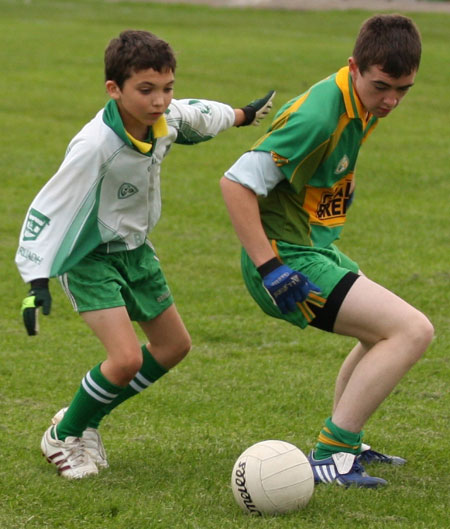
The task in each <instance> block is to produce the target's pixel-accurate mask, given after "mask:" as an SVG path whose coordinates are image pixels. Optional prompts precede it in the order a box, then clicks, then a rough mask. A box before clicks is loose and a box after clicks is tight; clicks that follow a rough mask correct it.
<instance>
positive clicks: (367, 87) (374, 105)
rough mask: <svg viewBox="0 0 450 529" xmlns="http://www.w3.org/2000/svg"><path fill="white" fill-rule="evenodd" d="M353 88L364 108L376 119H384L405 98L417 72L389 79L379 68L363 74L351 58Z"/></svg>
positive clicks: (374, 67) (371, 68)
mask: <svg viewBox="0 0 450 529" xmlns="http://www.w3.org/2000/svg"><path fill="white" fill-rule="evenodd" d="M349 67H350V72H351V75H352V79H353V86H354V87H355V90H356V92H357V94H358V96H359V99H360V100H361V103H362V104H363V106H364V108H365V109H366V110H367V111H368V112H370V113H371V114H373V115H374V116H375V117H377V118H384V117H386V116H387V115H388V114H389V113H390V112H391V111H392V110H394V108H395V107H396V106H398V104H399V103H400V101H401V100H402V99H403V98H404V97H405V95H406V94H407V92H408V90H409V89H410V88H411V86H412V85H413V84H414V79H415V77H416V73H417V71H414V72H412V73H410V74H409V75H402V76H401V77H398V78H396V77H391V76H390V75H389V74H387V73H385V72H383V71H382V70H381V68H380V67H379V66H375V65H374V66H371V67H370V68H369V69H368V70H367V71H365V72H364V73H363V74H362V73H361V72H360V71H359V68H358V66H357V64H356V63H355V61H354V60H353V57H350V59H349Z"/></svg>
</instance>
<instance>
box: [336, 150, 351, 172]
mask: <svg viewBox="0 0 450 529" xmlns="http://www.w3.org/2000/svg"><path fill="white" fill-rule="evenodd" d="M349 164H350V160H349V159H348V156H347V155H346V154H344V156H343V157H342V158H341V159H340V161H339V163H338V164H337V167H336V169H335V171H334V174H341V173H343V172H344V171H345V170H346V169H347V167H348V166H349Z"/></svg>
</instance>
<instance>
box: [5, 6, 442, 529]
mask: <svg viewBox="0 0 450 529" xmlns="http://www.w3.org/2000/svg"><path fill="white" fill-rule="evenodd" d="M0 10H1V13H2V15H1V18H0V30H1V33H0V34H1V37H0V39H1V46H0V61H1V64H2V75H1V77H0V89H1V93H2V104H1V105H0V117H1V122H2V130H3V132H2V148H1V149H0V170H1V175H2V182H3V184H2V185H3V187H2V189H3V192H2V193H1V198H0V200H1V222H0V237H1V244H2V251H1V253H0V277H1V281H0V299H1V301H2V310H1V319H0V340H1V347H0V355H1V357H0V454H1V456H2V457H1V465H0V527H1V528H2V529H44V528H45V529H55V528H62V529H80V528H86V529H150V528H151V529H153V528H164V529H181V528H183V529H184V528H187V529H231V528H233V529H235V528H239V529H247V528H252V529H253V528H263V529H268V528H275V527H276V528H277V529H294V528H295V529H298V528H300V527H301V528H302V529H303V528H305V529H317V528H324V529H325V528H329V527H332V528H334V529H344V528H345V529H352V528H369V527H370V528H371V529H381V528H389V529H397V528H408V529H433V528H436V529H437V528H439V529H442V528H444V527H448V496H449V487H450V480H449V472H448V451H449V448H450V446H449V445H450V443H449V441H448V425H449V404H450V397H449V380H450V369H449V352H450V333H449V327H450V318H449V306H450V288H449V279H450V270H449V248H450V245H449V243H450V240H449V239H450V237H449V222H448V221H449V206H448V197H449V196H450V180H449V178H448V167H449V162H448V160H449V155H450V148H449V143H448V137H449V128H448V115H449V113H450V99H449V97H448V86H449V85H450V71H449V69H448V62H449V46H450V16H448V15H442V14H434V15H431V14H423V13H422V14H416V15H414V19H415V20H416V22H417V23H418V25H419V27H420V28H421V31H422V35H423V40H424V55H423V62H422V66H421V70H420V73H419V75H418V77H417V81H416V86H415V87H414V88H413V89H412V90H411V93H410V94H409V95H408V96H407V98H406V100H405V101H404V103H403V104H402V106H400V108H399V109H398V110H396V112H395V113H394V114H393V115H392V116H391V117H389V118H388V119H387V120H386V121H383V122H382V123H380V125H379V126H378V129H377V130H376V132H375V133H374V134H373V136H372V137H371V138H370V140H369V141H368V142H367V144H366V145H365V147H364V148H363V151H362V153H361V156H360V163H359V167H358V193H357V200H356V201H355V204H354V206H353V207H352V210H351V212H350V218H349V223H348V226H347V227H346V230H344V236H343V238H342V241H341V243H340V248H341V249H342V250H343V251H345V252H347V253H348V254H349V255H350V256H352V257H353V258H354V259H355V260H357V261H358V262H359V264H360V266H361V268H362V269H363V270H364V271H365V273H366V274H367V275H369V276H370V277H371V278H373V279H374V280H376V281H379V282H381V283H382V284H384V285H385V286H387V287H388V288H390V289H391V290H393V291H395V292H396V293H398V294H399V295H401V296H402V297H403V298H405V299H406V300H408V301H409V302H411V303H412V304H414V305H415V306H417V307H418V308H420V309H421V310H422V311H424V312H425V313H426V314H427V315H428V316H429V317H430V319H431V320H432V321H433V323H434V325H435V329H436V338H435V340H434V342H433V344H432V346H431V347H430V349H429V350H428V353H427V355H426V357H425V358H424V359H423V361H422V362H420V364H419V365H417V366H416V367H415V368H414V369H413V370H412V371H411V372H410V374H409V375H408V376H407V377H406V378H405V379H404V380H403V381H402V383H401V384H400V385H399V386H398V388H397V389H396V390H395V392H394V394H393V395H392V396H391V397H390V398H389V399H388V400H387V401H386V403H384V405H383V406H382V407H381V408H380V409H379V410H378V412H377V413H376V414H375V415H374V416H373V417H372V418H371V420H370V422H369V423H368V424H367V428H366V440H367V442H369V443H371V444H372V445H373V446H374V447H376V448H377V449H380V450H383V451H388V452H391V453H396V454H399V455H403V456H405V457H407V458H408V459H409V463H408V464H407V466H405V467H404V468H389V467H388V468H386V467H382V468H378V469H374V468H372V469H371V470H372V474H375V475H379V476H380V477H384V478H385V479H387V480H388V481H389V482H390V485H389V487H388V488H386V489H384V490H380V491H367V490H341V489H340V488H339V489H338V488H337V487H326V486H323V487H318V488H317V489H316V491H315V494H314V497H313V499H312V501H311V502H310V504H309V505H308V507H307V508H306V509H305V510H303V511H301V512H298V513H294V514H291V515H288V516H284V517H278V518H264V519H258V518H251V517H247V516H245V515H243V514H241V512H240V511H239V510H238V507H237V506H236V505H235V503H234V500H233V498H232V494H231V489H230V485H229V480H230V475H231V469H232V467H233V464H234V461H235V459H236V458H237V456H238V455H239V454H240V453H241V452H242V451H243V450H244V449H245V448H246V447H248V446H249V445H250V444H253V443H254V442H256V441H260V440H263V439H270V438H275V439H283V440H286V441H289V442H292V443H294V444H296V445H297V446H299V447H300V448H301V449H302V450H304V451H305V452H306V451H308V450H309V449H310V448H311V447H312V446H313V444H314V442H315V439H316V436H317V434H318V431H319V429H320V427H321V425H322V421H323V419H324V418H325V417H327V416H328V415H329V411H330V406H331V401H332V394H333V381H334V377H335V375H336V373H337V370H338V368H339V365H340V363H341V362H342V360H343V359H344V357H345V355H346V353H347V351H348V350H349V349H350V348H351V346H352V343H353V342H352V340H350V339H346V338H342V337H337V336H334V335H328V334H325V333H320V332H318V331H316V330H314V329H308V330H306V331H303V332H300V331H299V330H297V329H296V328H293V327H292V328H291V327H289V326H288V325H286V324H282V323H281V322H277V321H275V320H272V319H270V318H268V317H265V316H264V315H263V314H262V313H260V312H259V309H258V308H257V307H256V305H254V304H253V302H252V300H251V299H250V298H249V296H248V294H247V293H246V291H245V289H244V287H243V283H242V280H241V277H240V270H239V246H238V243H237V240H236V238H235V236H234V234H233V232H232V229H231V226H230V223H229V221H228V218H227V214H226V212H225V207H224V205H223V203H222V200H221V196H220V192H219V186H218V180H219V178H220V176H221V175H222V173H223V171H224V170H225V169H226V168H227V167H228V166H229V165H230V164H231V163H232V162H233V161H234V160H235V159H236V158H237V157H238V156H239V155H240V154H241V153H242V152H243V150H245V149H246V148H247V147H248V146H249V145H250V144H251V143H252V142H253V141H254V140H255V139H256V138H257V137H258V136H259V134H260V132H261V130H257V129H255V128H253V127H252V128H251V129H250V128H247V129H238V130H236V129H234V130H230V131H227V132H226V133H224V134H222V135H221V136H220V137H219V138H217V139H216V140H214V141H212V142H209V143H207V144H203V145H200V146H197V147H192V148H189V147H182V146H179V147H176V148H174V149H173V151H172V153H171V155H170V156H169V158H168V159H167V161H166V162H165V167H164V166H163V216H162V220H161V222H160V224H159V225H158V226H157V228H156V229H155V231H154V233H153V234H152V236H151V239H152V241H153V243H154V244H155V246H156V248H157V250H158V253H159V256H160V258H161V261H162V263H163V268H164V270H165V272H166V275H167V277H168V280H169V283H170V285H171V287H172V291H173V293H174V295H175V298H176V301H177V305H178V308H179V310H180V312H181V313H182V315H183V317H184V319H185V323H186V325H187V327H188V328H189V330H190V332H191V335H192V338H193V343H194V346H193V349H192V352H191V354H190V355H189V357H188V358H187V359H186V360H185V361H184V362H183V363H182V364H180V366H178V367H177V368H176V369H175V370H174V371H173V372H172V373H171V374H170V375H169V376H167V377H165V378H164V379H162V380H161V382H160V383H158V384H156V385H155V386H154V387H153V388H152V389H151V390H149V391H148V392H147V393H144V394H143V395H142V396H140V397H138V398H136V399H133V400H130V401H129V402H127V403H126V404H125V405H123V406H122V407H120V408H119V409H117V410H116V411H115V412H114V414H113V415H111V417H109V418H108V419H107V420H106V421H105V423H104V425H103V428H102V434H103V438H104V442H105V445H106V448H107V450H108V454H109V459H110V465H111V468H110V469H109V470H106V471H103V472H102V473H101V474H100V475H99V476H98V477H95V478H93V479H88V480H83V481H81V482H69V481H66V480H63V479H61V478H58V477H57V475H56V472H55V471H54V469H53V468H51V467H50V465H48V464H47V463H45V461H44V460H43V458H42V457H41V455H40V451H39V443H40V438H41V435H42V433H43V431H44V430H45V428H47V426H48V423H49V419H50V417H51V416H52V415H53V413H55V412H56V411H57V410H58V409H59V408H60V407H62V406H63V405H66V404H67V403H68V401H69V400H70V399H71V397H72V395H73V393H74V392H75V390H76V388H77V387H78V385H79V382H80V380H81V378H82V376H83V375H84V374H85V373H86V371H87V370H88V369H90V368H91V367H92V366H93V365H95V364H96V363H98V362H99V361H100V360H101V359H102V355H103V353H102V351H101V348H100V347H99V345H98V344H97V341H96V339H95V338H94V337H93V336H92V335H91V334H90V333H89V332H88V331H87V329H86V328H85V327H84V324H83V323H82V321H81V319H80V318H79V317H78V316H76V315H75V314H74V313H73V311H72V309H71V307H70V305H69V302H68V301H67V300H66V299H65V297H64V295H63V293H62V291H60V289H59V286H58V284H57V282H56V281H52V286H51V288H52V294H53V298H54V306H53V311H52V314H51V316H49V317H48V318H45V319H43V318H41V334H40V335H39V336H37V337H35V338H29V337H27V336H26V335H25V332H24V330H23V328H22V324H21V321H20V315H19V307H20V302H21V300H22V298H23V296H24V294H25V292H26V286H25V285H24V284H23V283H22V280H21V279H20V277H19V275H18V272H17V270H16V268H15V265H14V262H13V261H14V254H15V250H16V246H17V240H18V235H19V230H20V226H21V223H22V221H23V218H24V215H25V211H26V208H27V207H28V204H29V203H30V201H31V199H32V198H33V197H34V195H35V194H36V192H37V191H38V190H39V188H40V187H41V186H42V185H43V183H44V182H45V181H46V180H47V179H48V178H49V177H50V176H51V175H52V173H53V172H54V171H55V169H56V168H57V166H58V165H59V163H60V161H61V159H62V156H63V153H64V151H65V147H66V145H67V143H68V141H69V140H70V139H71V137H72V136H73V135H74V134H75V133H76V132H77V131H78V130H79V128H80V127H81V126H82V125H83V124H84V123H85V122H86V121H88V120H89V119H90V118H91V117H92V116H93V115H94V114H95V113H96V112H97V110H98V109H99V108H101V107H102V106H103V105H104V103H105V101H106V96H105V91H104V88H103V78H102V75H103V74H102V60H103V57H102V55H103V50H104V48H105V46H106V44H107V42H108V41H109V40H110V38H112V37H114V36H116V35H117V34H118V33H119V32H120V31H121V30H123V29H126V28H139V29H141V28H143V29H149V30H151V31H153V32H155V33H157V34H158V35H159V36H161V37H163V38H165V39H167V40H169V41H170V42H171V43H172V45H173V47H174V48H175V50H176V51H177V54H178V63H179V66H178V72H177V85H176V92H175V94H176V97H179V98H181V97H204V98H211V99H218V100H222V101H226V102H229V103H230V104H231V105H233V106H241V105H243V104H245V103H247V102H248V101H250V100H251V99H254V98H255V97H259V96H262V95H263V94H264V93H265V92H266V91H267V90H268V89H270V88H275V89H277V91H278V96H277V99H276V101H275V108H276V109H277V108H279V106H281V104H282V103H283V102H284V101H285V100H287V99H288V98H290V97H293V96H294V95H296V94H298V93H300V92H301V91H303V90H304V89H306V88H307V87H308V86H309V85H310V84H312V83H313V82H315V81H316V80H318V79H320V78H322V77H325V76H326V75H328V74H330V73H332V72H334V71H335V70H336V69H337V68H339V67H340V66H341V65H343V64H344V63H345V61H346V59H347V57H348V56H349V55H350V53H351V49H352V45H353V40H354V37H355V35H356V33H357V30H358V27H359V25H360V23H361V22H362V21H363V20H364V19H365V18H366V17H367V16H368V15H369V14H370V13H367V12H362V11H352V12H342V11H340V12H320V13H313V12H286V11H261V12H259V11H255V10H226V9H212V8H207V7H193V6H176V5H170V6H163V5H157V4H145V3H144V2H137V3H133V2H125V3H121V2H113V1H111V2H103V1H93V0H92V1H87V0H82V1H76V2H75V1H64V2H63V1H48V0H43V1H39V2H38V1H34V0H28V1H12V0H11V1H8V0H0Z"/></svg>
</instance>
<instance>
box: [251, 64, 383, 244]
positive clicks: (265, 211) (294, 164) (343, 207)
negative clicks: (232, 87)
mask: <svg viewBox="0 0 450 529" xmlns="http://www.w3.org/2000/svg"><path fill="white" fill-rule="evenodd" d="M377 121H378V120H377V118H375V117H374V116H372V115H371V114H368V113H367V112H366V111H365V109H364V108H363V106H362V104H361V101H360V100H359V98H358V95H357V94H356V92H355V90H354V87H353V84H352V79H351V75H350V72H349V68H348V67H344V68H342V69H341V70H339V71H338V72H337V73H335V74H333V75H331V76H330V77H328V78H327V79H324V80H323V81H320V82H319V83H317V84H315V85H314V86H313V87H311V88H310V89H309V90H308V91H307V92H306V93H304V94H302V95H300V96H298V97H296V98H294V99H292V100H291V101H289V102H288V103H286V104H285V105H284V106H283V107H282V108H281V109H280V111H279V112H278V113H277V115H276V116H275V119H274V121H273V123H272V125H271V126H270V128H269V130H268V132H267V133H266V134H265V135H264V136H263V137H262V138H260V140H259V141H258V142H257V143H256V144H255V145H254V146H253V147H252V150H256V151H265V152H269V153H270V154H271V155H272V159H273V161H274V162H275V164H276V165H277V166H278V167H279V168H280V170H281V172H282V173H283V175H284V177H285V180H283V181H282V182H280V183H279V184H278V185H277V186H276V187H275V188H274V189H273V190H272V191H270V193H269V194H268V195H267V196H266V197H258V201H259V207H260V211H261V218H262V222H263V226H264V229H265V231H266V234H267V236H268V237H269V238H270V239H277V240H283V241H286V242H290V243H292V244H299V245H302V246H317V247H327V246H329V245H330V244H331V243H332V242H333V241H335V240H336V239H338V238H339V234H340V232H341V230H342V228H343V225H344V223H345V219H346V211H347V205H348V201H349V197H350V194H351V192H352V191H353V178H354V171H355V165H356V159H357V157H358V152H359V149H360V147H361V145H362V143H363V142H364V141H365V140H366V139H367V137H368V135H369V134H370V133H371V132H372V130H373V129H374V127H375V126H376V124H377Z"/></svg>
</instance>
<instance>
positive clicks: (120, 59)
mask: <svg viewBox="0 0 450 529" xmlns="http://www.w3.org/2000/svg"><path fill="white" fill-rule="evenodd" d="M149 68H152V69H153V70H156V71H157V72H164V71H167V70H171V71H172V72H175V68H176V59H175V55H174V52H173V50H172V48H171V47H170V45H169V44H168V43H167V42H166V41H164V40H162V39H160V38H159V37H157V36H156V35H154V34H153V33H150V32H148V31H139V30H126V31H123V32H122V33H121V34H120V35H119V36H118V37H117V38H115V39H112V40H111V42H110V43H109V44H108V47H107V48H106V50H105V81H115V82H116V83H117V85H118V87H119V88H122V87H123V83H124V82H125V81H126V80H127V79H128V78H129V77H131V75H132V74H133V73H134V72H139V71H140V70H147V69H149Z"/></svg>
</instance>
